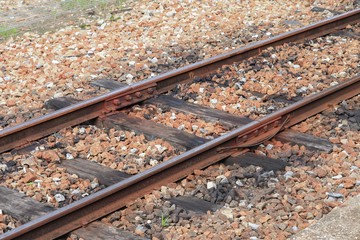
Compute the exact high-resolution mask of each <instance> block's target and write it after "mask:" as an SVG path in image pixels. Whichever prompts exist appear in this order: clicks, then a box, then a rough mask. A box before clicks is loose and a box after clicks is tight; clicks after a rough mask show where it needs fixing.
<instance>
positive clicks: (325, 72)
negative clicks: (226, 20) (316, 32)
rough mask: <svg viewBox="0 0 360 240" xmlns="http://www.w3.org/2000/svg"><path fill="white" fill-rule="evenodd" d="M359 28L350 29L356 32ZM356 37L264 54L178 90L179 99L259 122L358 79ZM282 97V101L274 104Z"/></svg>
mask: <svg viewBox="0 0 360 240" xmlns="http://www.w3.org/2000/svg"><path fill="white" fill-rule="evenodd" d="M358 30H359V26H358V25H357V26H351V27H350V26H348V31H354V32H355V31H358ZM359 45H360V43H359V38H351V37H346V36H341V37H339V36H326V37H323V38H317V39H316V40H313V41H308V42H306V43H304V44H286V45H285V46H278V47H275V48H268V49H266V50H265V51H264V52H263V53H262V54H261V55H260V56H257V57H253V58H250V59H249V60H247V61H244V62H242V63H240V64H233V65H231V66H226V67H224V68H223V69H222V70H221V71H218V73H217V74H214V75H213V76H212V77H206V78H203V79H197V82H196V83H192V84H189V85H188V86H187V85H185V86H180V87H179V88H178V90H177V91H176V93H177V96H178V97H180V98H183V99H184V100H187V101H189V102H193V103H196V104H200V105H206V106H210V107H212V108H216V109H219V110H224V111H227V112H230V113H232V114H239V115H243V116H248V117H250V118H253V119H254V118H258V117H261V116H264V115H266V114H268V113H271V112H273V111H276V110H278V109H280V108H283V107H284V106H286V105H287V104H288V103H287V101H288V100H291V99H293V100H297V99H300V98H302V97H305V96H307V95H310V94H313V93H315V92H319V91H321V90H323V89H325V88H327V87H328V86H329V85H330V86H332V85H336V84H338V83H339V82H341V81H343V80H344V79H347V78H350V77H353V76H356V75H357V74H358V72H357V71H356V70H357V69H358V68H359V64H360V61H359V60H360V59H359V53H360V52H359V48H358V46H359ZM276 97H277V98H279V97H281V98H282V99H283V100H285V101H280V102H279V101H276Z"/></svg>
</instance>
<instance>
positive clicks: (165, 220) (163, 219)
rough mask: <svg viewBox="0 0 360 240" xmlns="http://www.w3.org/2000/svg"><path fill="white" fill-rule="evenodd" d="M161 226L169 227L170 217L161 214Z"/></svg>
mask: <svg viewBox="0 0 360 240" xmlns="http://www.w3.org/2000/svg"><path fill="white" fill-rule="evenodd" d="M161 226H162V227H167V226H169V216H167V217H165V216H164V214H161Z"/></svg>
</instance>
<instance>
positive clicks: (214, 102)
mask: <svg viewBox="0 0 360 240" xmlns="http://www.w3.org/2000/svg"><path fill="white" fill-rule="evenodd" d="M210 102H211V103H212V104H216V103H217V102H218V100H217V99H215V98H212V99H210Z"/></svg>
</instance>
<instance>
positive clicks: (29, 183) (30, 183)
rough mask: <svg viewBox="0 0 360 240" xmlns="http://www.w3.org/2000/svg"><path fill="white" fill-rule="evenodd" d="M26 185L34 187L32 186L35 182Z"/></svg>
mask: <svg viewBox="0 0 360 240" xmlns="http://www.w3.org/2000/svg"><path fill="white" fill-rule="evenodd" d="M26 185H28V186H32V185H34V182H28V183H26Z"/></svg>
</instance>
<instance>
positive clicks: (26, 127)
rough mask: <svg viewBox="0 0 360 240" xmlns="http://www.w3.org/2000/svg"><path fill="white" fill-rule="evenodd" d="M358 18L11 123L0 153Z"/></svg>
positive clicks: (357, 14) (353, 14)
mask: <svg viewBox="0 0 360 240" xmlns="http://www.w3.org/2000/svg"><path fill="white" fill-rule="evenodd" d="M359 20H360V9H356V10H353V11H350V12H347V13H344V14H341V15H338V16H335V17H332V18H329V19H326V20H323V21H320V22H318V23H314V24H311V25H309V26H306V27H303V28H300V29H297V30H294V31H290V32H288V33H284V34H280V35H278V36H275V37H273V38H269V39H267V40H263V41H259V42H257V43H254V44H250V45H248V46H245V47H242V48H239V49H236V50H234V51H231V52H228V53H225V54H221V55H218V56H215V57H212V58H209V59H207V60H203V61H201V62H198V63H195V64H191V65H188V66H186V67H182V68H180V69H177V70H173V71H170V72H168V73H165V74H162V75H159V76H157V77H154V78H150V79H147V80H144V81H141V82H138V83H135V84H133V85H131V86H127V87H124V88H121V89H119V90H116V91H113V92H110V93H108V94H104V95H101V96H98V97H95V98H92V99H89V100H87V101H83V102H80V103H78V104H74V105H71V106H69V107H66V108H63V109H61V110H58V111H55V112H53V113H51V114H47V115H44V116H42V117H39V118H35V119H32V120H30V121H27V122H25V123H22V124H19V125H16V126H14V127H9V128H5V129H4V130H2V131H0V143H1V144H0V153H1V152H5V151H8V150H11V149H13V148H16V147H19V146H21V145H24V144H27V143H29V142H31V141H34V140H36V139H39V138H41V137H44V136H47V135H50V134H51V133H54V132H56V131H58V130H60V129H62V128H64V127H70V126H73V125H76V124H79V123H82V122H84V121H87V120H90V119H93V118H96V117H98V116H101V115H103V114H106V113H109V112H111V111H114V110H116V109H120V108H123V107H126V106H129V105H132V104H135V103H138V102H141V101H143V100H145V99H147V98H150V97H152V96H153V95H156V94H159V93H163V92H166V91H168V90H171V89H172V88H174V87H175V86H176V84H179V83H185V82H188V81H190V80H192V79H193V78H194V77H202V76H205V75H208V74H209V73H212V72H214V71H215V70H216V69H218V68H219V67H221V66H223V65H228V64H232V63H234V62H238V61H241V60H244V59H246V58H249V57H252V56H255V55H258V54H260V53H261V51H262V50H264V49H266V48H268V47H270V46H277V45H280V44H283V43H287V42H294V41H295V42H296V41H303V40H307V39H313V38H316V37H318V36H322V35H325V34H328V33H330V32H334V31H336V30H338V29H341V28H344V27H346V26H347V25H348V24H353V23H357V22H359Z"/></svg>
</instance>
